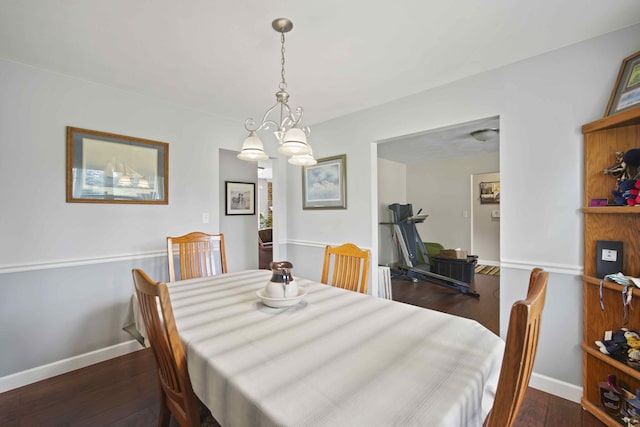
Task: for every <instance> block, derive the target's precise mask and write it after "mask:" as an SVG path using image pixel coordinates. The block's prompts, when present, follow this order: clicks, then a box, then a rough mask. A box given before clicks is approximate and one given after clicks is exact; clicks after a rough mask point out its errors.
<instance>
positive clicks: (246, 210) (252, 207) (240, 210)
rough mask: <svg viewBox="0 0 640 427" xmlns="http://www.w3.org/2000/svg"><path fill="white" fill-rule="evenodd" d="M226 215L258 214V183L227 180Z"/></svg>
mask: <svg viewBox="0 0 640 427" xmlns="http://www.w3.org/2000/svg"><path fill="white" fill-rule="evenodd" d="M224 188H225V197H224V204H225V215H255V214H256V184H255V183H254V182H237V181H225V182H224Z"/></svg>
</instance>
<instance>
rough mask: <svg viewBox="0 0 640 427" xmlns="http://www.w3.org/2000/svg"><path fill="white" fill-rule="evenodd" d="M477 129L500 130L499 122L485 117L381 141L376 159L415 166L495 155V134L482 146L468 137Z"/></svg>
mask: <svg viewBox="0 0 640 427" xmlns="http://www.w3.org/2000/svg"><path fill="white" fill-rule="evenodd" d="M481 129H500V119H499V118H498V117H489V118H486V119H481V120H474V121H472V122H467V123H460V124H458V125H454V126H448V127H446V128H440V129H432V130H429V131H426V132H421V133H416V134H412V135H404V136H400V137H398V138H393V139H390V140H387V141H381V143H379V144H378V157H380V158H383V159H387V160H393V161H394V162H398V163H404V164H416V163H424V162H429V161H436V160H441V159H446V158H452V157H466V156H473V155H476V154H480V153H487V152H495V151H499V149H500V135H499V134H498V135H497V136H496V137H494V138H490V139H488V140H487V141H482V142H481V141H478V140H477V139H475V138H474V137H472V136H471V132H473V131H476V130H481Z"/></svg>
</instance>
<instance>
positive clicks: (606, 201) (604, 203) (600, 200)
mask: <svg viewBox="0 0 640 427" xmlns="http://www.w3.org/2000/svg"><path fill="white" fill-rule="evenodd" d="M608 204H609V199H605V198H595V199H591V200H590V201H589V206H607V205H608Z"/></svg>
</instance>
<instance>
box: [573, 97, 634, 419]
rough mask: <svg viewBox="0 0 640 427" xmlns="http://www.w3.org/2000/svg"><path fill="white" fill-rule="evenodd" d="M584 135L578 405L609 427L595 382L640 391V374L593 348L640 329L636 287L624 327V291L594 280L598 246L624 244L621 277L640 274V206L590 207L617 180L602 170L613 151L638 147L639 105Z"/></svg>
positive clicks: (588, 126) (588, 127) (586, 127)
mask: <svg viewBox="0 0 640 427" xmlns="http://www.w3.org/2000/svg"><path fill="white" fill-rule="evenodd" d="M582 133H583V135H584V199H583V201H584V203H583V206H584V207H583V208H582V212H583V214H584V276H583V278H582V279H583V291H584V298H583V302H584V307H583V313H584V314H583V315H584V318H583V324H584V326H583V328H584V329H583V343H582V350H583V395H582V406H583V407H584V408H585V409H586V410H587V411H589V412H591V413H592V414H593V415H594V416H596V417H597V418H598V419H600V420H601V421H602V422H603V423H605V424H606V425H608V426H620V425H622V424H621V423H620V422H619V421H618V420H616V419H615V418H614V417H611V416H610V415H609V414H607V413H606V412H605V410H604V408H603V407H602V405H601V403H600V395H599V392H598V382H600V381H604V380H606V377H607V374H615V375H616V377H617V378H618V383H619V384H620V385H621V386H622V387H624V388H626V389H627V390H630V391H632V392H635V390H636V389H638V388H640V370H638V369H636V368H635V367H633V366H630V365H628V364H626V363H624V362H623V361H619V360H616V359H614V358H612V357H610V356H608V355H605V354H603V353H601V352H600V351H599V350H598V348H597V346H596V345H595V341H596V340H601V339H602V338H603V335H604V332H605V331H607V330H612V331H615V330H617V329H619V328H621V327H626V328H629V329H632V330H640V302H639V301H640V289H636V290H635V292H634V302H635V304H634V308H633V309H632V310H630V311H629V312H628V316H627V319H626V323H625V313H624V307H623V305H622V297H621V292H622V289H623V287H622V286H620V285H618V284H616V283H613V282H603V284H602V304H603V305H604V310H603V309H602V308H601V299H600V283H601V279H599V278H597V277H596V242H597V241H598V240H617V241H621V242H623V245H624V250H623V252H624V258H623V269H624V271H623V272H624V274H626V275H631V276H635V277H638V276H640V237H639V236H640V206H633V207H630V206H603V207H589V202H590V200H591V199H593V198H605V197H606V198H608V199H609V200H610V202H612V196H611V190H613V189H614V188H615V185H616V182H615V178H614V177H612V176H610V175H605V174H604V173H603V170H604V169H605V168H607V167H609V166H610V165H611V164H612V163H613V162H614V160H615V153H616V151H627V150H629V149H632V148H640V107H635V108H632V109H629V110H626V111H623V112H621V113H618V114H615V115H612V116H609V117H605V118H603V119H600V120H597V121H595V122H592V123H588V124H586V125H584V126H583V127H582Z"/></svg>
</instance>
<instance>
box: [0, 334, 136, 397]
mask: <svg viewBox="0 0 640 427" xmlns="http://www.w3.org/2000/svg"><path fill="white" fill-rule="evenodd" d="M137 350H142V347H141V346H140V344H139V343H138V342H137V341H135V340H131V341H127V342H123V343H120V344H116V345H112V346H110V347H105V348H101V349H99V350H95V351H91V352H89V353H84V354H79V355H77V356H73V357H69V358H68V359H63V360H58V361H57V362H53V363H49V364H46V365H42V366H37V367H35V368H31V369H27V370H26V371H22V372H17V373H15V374H11V375H7V376H5V377H1V378H0V393H3V392H5V391H9V390H13V389H14V388H18V387H22V386H25V385H29V384H32V383H35V382H37V381H41V380H45V379H47V378H51V377H55V376H56V375H60V374H64V373H66V372H70V371H74V370H76V369H80V368H84V367H85V366H89V365H93V364H94V363H99V362H104V361H105V360H109V359H113V358H114V357H118V356H122V355H125V354H128V353H132V352H134V351H137Z"/></svg>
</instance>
